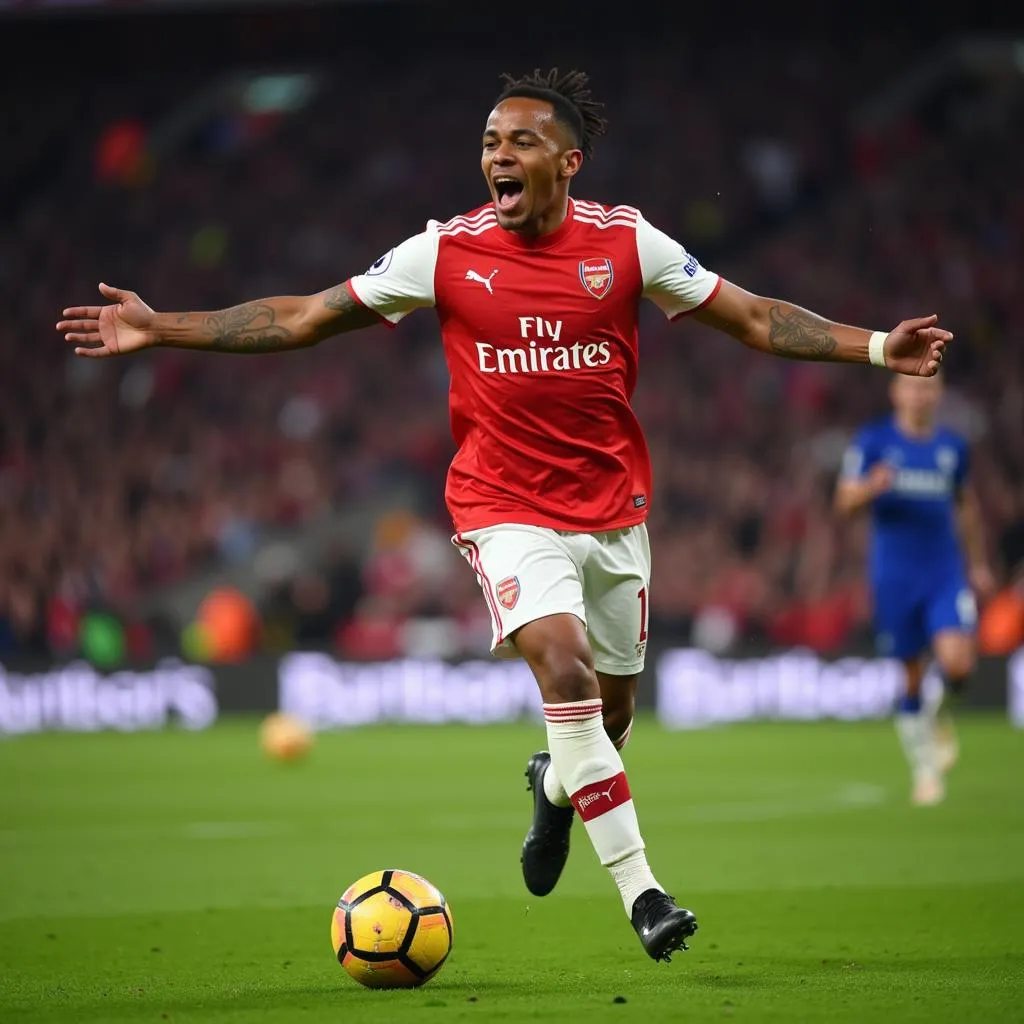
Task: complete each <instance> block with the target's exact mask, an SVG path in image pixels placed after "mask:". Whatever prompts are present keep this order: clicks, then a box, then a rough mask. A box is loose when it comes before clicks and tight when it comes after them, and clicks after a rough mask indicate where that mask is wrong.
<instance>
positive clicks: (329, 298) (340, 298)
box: [324, 284, 359, 313]
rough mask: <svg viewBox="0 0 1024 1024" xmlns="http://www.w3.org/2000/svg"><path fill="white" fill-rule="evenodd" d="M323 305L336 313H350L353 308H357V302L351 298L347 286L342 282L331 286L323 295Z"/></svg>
mask: <svg viewBox="0 0 1024 1024" xmlns="http://www.w3.org/2000/svg"><path fill="white" fill-rule="evenodd" d="M324 306H325V307H326V308H327V309H333V310H334V311H335V312H336V313H351V312H352V310H353V309H359V303H358V302H356V300H355V299H353V298H352V296H351V295H350V294H349V290H348V288H347V287H346V286H345V285H343V284H339V285H338V286H337V287H335V288H332V289H331V290H330V291H329V292H328V293H327V294H326V295H325V296H324Z"/></svg>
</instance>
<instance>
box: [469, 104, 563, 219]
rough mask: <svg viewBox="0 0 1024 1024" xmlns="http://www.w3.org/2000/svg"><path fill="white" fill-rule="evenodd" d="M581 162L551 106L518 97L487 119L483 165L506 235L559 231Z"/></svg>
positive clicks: (495, 110) (495, 208) (499, 106)
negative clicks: (555, 229) (569, 191)
mask: <svg viewBox="0 0 1024 1024" xmlns="http://www.w3.org/2000/svg"><path fill="white" fill-rule="evenodd" d="M582 162H583V154H582V153H581V152H580V151H579V150H578V149H575V148H573V146H572V145H571V140H570V139H569V138H568V137H567V133H566V132H565V130H564V129H563V128H562V126H561V125H560V124H559V123H558V121H557V120H556V119H555V115H554V111H553V110H552V108H551V104H550V103H546V102H544V101H543V100H534V99H528V98H526V97H520V96H516V97H513V98H512V99H509V100H505V101H504V102H503V103H499V104H498V105H497V106H496V107H495V108H494V110H492V111H491V116H490V117H488V118H487V126H486V127H485V129H484V139H483V156H482V158H481V161H480V165H481V167H482V168H483V172H484V177H485V178H486V179H487V186H488V188H489V189H490V190H491V198H492V199H493V200H494V212H495V214H496V215H497V218H498V224H499V225H500V226H501V227H503V228H504V229H505V230H506V231H519V232H522V233H523V234H542V233H543V232H545V231H550V230H552V229H553V228H555V227H557V226H558V224H559V223H560V221H561V217H562V214H563V213H564V211H565V203H566V196H567V195H568V188H569V179H570V178H572V176H573V175H574V174H575V173H576V172H577V171H578V170H579V167H580V164H581V163H582Z"/></svg>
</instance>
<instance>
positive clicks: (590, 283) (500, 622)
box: [57, 69, 952, 960]
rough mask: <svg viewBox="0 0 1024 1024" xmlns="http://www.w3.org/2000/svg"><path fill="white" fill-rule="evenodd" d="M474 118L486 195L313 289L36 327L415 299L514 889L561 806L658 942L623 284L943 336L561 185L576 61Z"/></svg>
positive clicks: (907, 355)
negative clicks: (736, 267)
mask: <svg viewBox="0 0 1024 1024" xmlns="http://www.w3.org/2000/svg"><path fill="white" fill-rule="evenodd" d="M504 86H505V87H504V89H503V91H502V92H501V94H500V95H499V96H498V98H497V100H496V102H495V105H494V107H493V109H492V110H491V111H490V114H489V115H488V116H487V120H486V124H485V125H484V130H483V135H482V139H481V150H482V157H481V166H482V169H483V175H484V180H485V182H486V184H487V188H488V191H489V193H490V197H489V202H487V203H486V204H485V205H483V206H481V207H479V208H477V209H475V210H473V211H471V212H469V213H466V214H462V215H460V216H456V217H452V218H450V219H449V220H445V221H440V222H438V221H430V222H429V223H428V224H427V226H426V228H425V230H423V231H421V232H420V233H419V234H416V235H413V236H412V237H410V238H408V239H406V240H405V241H403V242H402V243H401V244H399V245H398V246H396V247H395V248H394V249H391V250H390V251H388V252H386V253H385V254H384V255H383V256H381V257H380V259H378V260H377V261H376V262H375V263H374V264H373V265H372V266H371V267H370V268H369V269H368V270H367V271H366V272H365V273H362V274H358V275H356V276H355V277H352V278H350V279H348V280H347V281H345V282H343V283H342V284H339V285H337V286H336V287H333V288H330V289H329V290H327V291H324V292H321V293H319V294H316V295H308V296H290V297H278V298H266V299H256V300H254V301H251V302H245V303H243V304H242V305H239V306H234V307H232V308H230V309H225V310H220V311H217V312H206V313H157V312H154V311H153V310H152V309H150V307H149V306H147V305H146V304H145V303H144V302H143V301H142V300H141V299H140V298H139V296H138V295H136V294H135V293H133V292H129V291H123V290H121V289H119V288H113V287H110V286H109V285H106V284H101V285H100V291H101V293H102V294H103V296H104V297H105V298H106V299H107V300H109V304H108V305H104V306H77V307H73V308H71V309H66V310H65V311H64V317H65V318H66V319H64V320H61V321H60V322H59V323H58V324H57V329H58V330H59V331H62V332H64V333H65V337H66V339H67V340H68V341H69V342H72V343H74V344H75V345H76V348H75V352H76V353H77V354H79V355H81V356H85V357H88V358H92V359H95V358H103V357H107V356H115V355H119V354H123V353H127V352H133V351H136V350H138V349H142V348H147V347H150V346H154V345H169V346H178V347H183V348H191V349H196V350H201V351H208V352H239V353H254V352H282V351H286V350H289V349H294V348H301V347H304V346H306V345H315V344H316V343H318V342H320V341H323V340H324V339H325V338H329V337H331V336H332V335H336V334H341V333H344V332H348V331H354V330H357V329H359V328H362V327H368V326H369V325H371V324H374V323H378V322H381V321H383V322H384V323H386V324H390V325H394V324H397V323H398V322H399V321H400V320H401V319H402V318H403V317H405V316H406V315H407V314H409V313H411V312H413V311H414V310H416V309H418V308H421V307H433V308H434V309H435V310H436V313H437V316H438V319H439V321H440V326H441V336H442V341H443V344H444V350H445V354H446V356H447V360H448V368H449V372H450V375H451V388H450V415H451V428H452V433H453V436H454V440H455V442H456V445H457V452H456V454H455V457H454V459H453V461H452V464H451V468H450V470H449V474H448V481H447V485H446V490H445V497H446V500H447V504H448V509H449V511H450V513H451V516H452V520H453V523H454V528H455V535H454V538H453V540H454V543H455V544H456V545H457V546H458V549H459V550H460V551H461V552H462V554H463V555H464V556H465V557H466V559H467V561H468V562H469V563H470V565H471V566H472V568H473V570H474V572H475V573H476V576H477V578H478V580H479V583H480V586H481V588H482V589H483V595H484V599H485V600H486V602H487V606H488V608H489V610H490V615H491V619H492V625H493V631H494V640H493V650H494V653H495V654H496V655H498V656H501V657H506V656H507V657H517V656H518V657H521V658H524V659H525V660H526V661H527V663H528V664H529V666H530V668H531V669H532V670H533V673H534V675H535V676H536V679H537V683H538V685H539V687H540V693H541V696H542V699H543V703H544V716H545V720H546V728H547V737H548V747H549V750H550V754H549V753H548V752H547V751H542V752H540V753H538V754H535V755H534V756H533V757H532V758H531V759H530V761H529V764H528V768H527V775H528V778H529V784H530V788H532V790H533V794H534V818H533V824H532V827H531V828H530V831H529V833H528V834H527V837H526V841H525V843H524V846H523V852H522V865H523V874H524V878H525V881H526V885H527V887H528V888H529V890H530V891H531V892H532V893H534V894H536V895H543V894H545V893H548V892H550V891H551V889H552V888H553V887H554V885H555V883H556V881H557V880H558V877H559V875H560V874H561V871H562V868H563V866H564V864H565V860H566V857H567V855H568V850H569V829H570V825H571V823H572V820H573V815H574V813H575V814H578V815H579V817H580V819H581V820H582V822H583V825H584V827H585V828H586V831H587V834H588V836H589V838H590V841H591V843H592V844H593V847H594V849H595V851H596V853H597V856H598V858H599V859H600V861H601V863H602V864H604V865H605V866H607V867H608V869H609V871H610V872H611V875H612V877H613V878H614V880H615V883H616V885H617V886H618V889H619V892H620V894H621V897H622V901H623V904H624V906H625V910H626V913H627V915H629V917H630V919H631V921H632V924H633V927H634V928H635V930H636V932H637V934H638V935H639V937H640V940H641V942H642V944H643V947H644V949H645V950H646V951H647V953H648V954H649V955H650V956H651V957H653V958H654V959H655V960H667V959H669V957H670V955H671V953H672V952H673V951H675V950H677V949H685V948H686V944H685V940H686V939H687V938H688V937H689V936H690V935H692V934H693V932H694V931H695V930H696V927H697V925H696V921H695V919H694V916H693V914H692V913H690V911H688V910H684V909H683V908H681V907H678V906H677V905H676V904H675V901H674V900H673V899H672V898H671V897H670V896H668V895H667V894H666V893H665V891H664V889H663V887H662V886H661V885H660V884H659V882H658V881H657V880H656V879H655V876H654V875H653V874H652V872H651V868H650V867H649V865H648V862H647V857H646V855H645V849H644V841H643V839H642V837H641V833H640V827H639V825H638V823H637V814H636V810H635V809H634V806H633V800H632V798H631V795H630V789H629V783H628V781H627V779H626V775H625V772H624V770H623V763H622V758H621V756H620V753H619V751H620V750H621V748H622V747H623V746H624V745H625V743H626V740H627V739H628V738H629V732H630V727H631V724H632V721H633V707H634V695H635V693H636V687H637V680H638V678H639V675H640V672H641V669H642V668H643V664H644V652H645V648H646V644H647V611H648V588H649V585H650V572H651V560H650V551H649V548H648V542H647V532H646V529H645V526H644V521H645V519H646V517H647V513H648V509H649V505H650V502H651V468H650V460H649V457H648V452H647V447H646V444H645V442H644V438H643V434H642V433H641V429H640V426H639V424H638V422H637V419H636V417H635V415H634V414H633V411H632V409H631V408H630V396H631V395H632V393H633V389H634V386H635V384H636V377H637V359H638V344H637V317H638V306H639V304H640V300H641V299H642V298H645V299H649V300H651V301H652V302H654V303H655V304H656V305H657V306H658V307H659V308H660V309H661V310H662V312H663V313H664V314H665V315H666V316H667V317H669V318H671V319H676V318H678V317H681V316H683V315H685V314H687V313H691V314H693V315H695V316H696V317H697V319H698V320H700V321H701V322H703V323H705V324H708V325H710V326H712V327H715V328H717V329H718V330H720V331H724V332H725V333H727V334H730V335H732V337H734V338H736V339H738V340H739V341H741V342H743V343H744V344H746V345H748V346H749V347H751V348H754V349H757V350H758V351H761V352H767V353H772V354H775V355H779V356H784V357H787V358H790V359H828V360H840V361H844V362H854V363H867V362H872V363H875V364H877V365H886V366H888V367H889V368H890V369H892V370H896V371H898V372H901V373H907V374H920V375H925V376H927V375H930V374H934V373H935V372H936V370H937V369H938V367H939V363H940V362H941V359H942V353H943V349H944V347H945V345H946V343H947V342H948V341H949V340H950V339H951V337H952V335H951V334H949V333H948V332H947V331H944V330H942V329H940V328H939V327H938V326H936V321H937V318H936V317H935V316H928V317H923V318H920V319H916V320H906V321H904V322H903V323H901V324H899V326H897V327H896V328H895V329H894V330H893V331H891V332H889V333H887V334H886V333H884V332H874V333H872V332H871V331H868V330H862V329H861V328H858V327H847V326H843V325H841V324H835V323H831V322H830V321H828V320H825V319H822V318H821V317H819V316H816V315H814V314H813V313H809V312H807V311H806V310H804V309H801V308H799V307H797V306H794V305H791V304H790V303H788V302H782V301H779V300H776V299H769V298H762V297H760V296H757V295H753V294H750V293H749V292H746V291H744V290H743V289H742V288H739V287H737V286H736V285H734V284H730V283H729V282H727V281H724V280H722V279H721V278H720V277H719V276H718V275H717V274H714V273H711V272H710V271H708V270H705V269H704V267H702V266H701V265H700V263H698V261H697V259H696V257H694V256H692V255H691V254H690V253H688V252H687V251H686V250H685V249H684V248H683V246H682V245H680V244H679V243H678V242H675V241H673V240H672V239H671V238H669V237H668V236H667V235H665V234H663V233H662V232H661V231H659V230H658V229H657V228H655V227H654V226H653V225H651V224H649V223H648V222H647V221H646V220H645V219H644V218H643V216H642V215H641V214H640V212H639V211H638V210H636V209H634V208H633V207H630V206H606V205H603V204H601V203H596V202H588V201H584V200H582V199H573V198H570V195H569V190H570V185H571V184H572V183H573V180H574V179H575V177H576V175H577V174H578V173H579V171H580V170H581V168H582V167H583V164H584V161H585V160H586V159H588V158H589V157H590V155H591V152H592V147H593V145H594V142H595V139H596V138H597V137H598V136H599V135H601V134H603V133H604V131H605V122H604V119H603V118H602V117H601V114H600V105H599V104H597V103H595V102H594V100H593V99H592V98H591V94H590V89H589V85H588V79H587V76H586V75H585V74H583V73H582V72H577V71H573V72H569V73H566V74H562V73H559V71H558V70H557V69H554V70H552V71H550V72H546V73H541V72H539V71H538V72H535V73H534V74H532V75H528V76H526V77H524V78H520V79H512V78H511V77H509V76H507V75H506V76H505V78H504Z"/></svg>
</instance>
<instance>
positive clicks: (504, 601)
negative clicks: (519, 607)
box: [494, 576, 519, 611]
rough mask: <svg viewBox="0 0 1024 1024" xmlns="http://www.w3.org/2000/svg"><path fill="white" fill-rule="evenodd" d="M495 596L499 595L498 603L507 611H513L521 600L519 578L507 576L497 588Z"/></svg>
mask: <svg viewBox="0 0 1024 1024" xmlns="http://www.w3.org/2000/svg"><path fill="white" fill-rule="evenodd" d="M494 592H495V594H497V595H498V601H499V602H500V604H501V607H502V608H505V609H506V610H507V611H512V609H513V608H515V606H516V602H517V601H518V600H519V577H518V576H506V577H505V579H503V580H502V581H501V582H500V583H499V584H498V585H497V586H496V587H495V588H494Z"/></svg>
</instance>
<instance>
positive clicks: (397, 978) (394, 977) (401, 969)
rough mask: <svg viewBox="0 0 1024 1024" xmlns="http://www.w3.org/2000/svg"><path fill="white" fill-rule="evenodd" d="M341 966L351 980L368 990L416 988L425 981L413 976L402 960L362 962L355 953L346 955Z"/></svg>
mask: <svg viewBox="0 0 1024 1024" xmlns="http://www.w3.org/2000/svg"><path fill="white" fill-rule="evenodd" d="M341 966H342V967H344V968H345V970H346V971H347V972H348V974H349V976H350V977H351V978H353V979H355V980H356V981H358V982H359V984H360V985H365V986H366V987H367V988H415V987H416V986H417V985H421V984H423V981H424V980H425V979H423V978H418V977H417V976H416V975H415V974H413V972H412V971H410V970H409V968H408V967H406V966H405V964H403V963H402V961H401V960H383V961H380V962H376V961H373V962H371V961H367V960H361V959H360V958H359V957H358V956H357V955H356V954H354V953H346V954H345V956H344V958H343V959H342V961H341Z"/></svg>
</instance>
